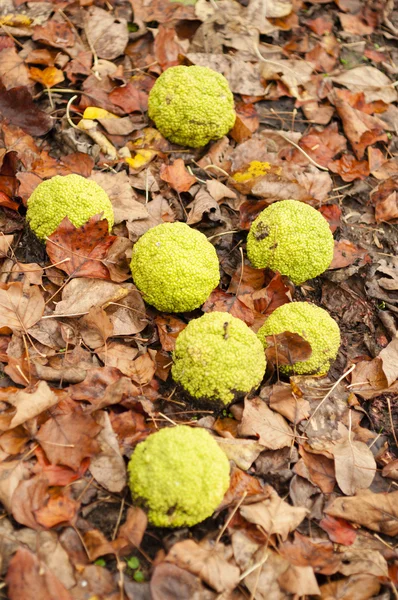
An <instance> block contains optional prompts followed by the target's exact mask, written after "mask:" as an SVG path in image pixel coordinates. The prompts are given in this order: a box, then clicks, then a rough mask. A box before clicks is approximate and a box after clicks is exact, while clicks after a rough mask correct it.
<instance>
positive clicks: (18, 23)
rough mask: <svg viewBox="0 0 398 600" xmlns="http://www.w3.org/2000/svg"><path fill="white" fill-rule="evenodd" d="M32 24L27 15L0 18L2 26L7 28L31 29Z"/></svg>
mask: <svg viewBox="0 0 398 600" xmlns="http://www.w3.org/2000/svg"><path fill="white" fill-rule="evenodd" d="M31 23H32V19H30V18H29V17H27V16H26V15H12V14H10V15H4V16H3V17H0V25H7V27H29V25H30V24H31Z"/></svg>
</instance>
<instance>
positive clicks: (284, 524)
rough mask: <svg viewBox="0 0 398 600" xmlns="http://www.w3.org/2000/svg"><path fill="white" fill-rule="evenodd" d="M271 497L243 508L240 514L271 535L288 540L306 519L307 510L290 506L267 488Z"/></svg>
mask: <svg viewBox="0 0 398 600" xmlns="http://www.w3.org/2000/svg"><path fill="white" fill-rule="evenodd" d="M266 490H267V491H268V492H269V494H270V497H269V498H268V499H267V500H263V501H262V502H258V503H256V504H249V505H247V506H242V507H241V508H240V509H239V512H240V514H241V515H242V516H243V517H244V518H245V519H246V520H247V521H250V523H255V524H256V525H259V526H260V527H262V528H263V529H264V531H266V532H267V533H268V534H269V535H273V534H275V533H276V534H278V535H280V536H281V538H282V540H286V539H287V537H288V535H289V533H290V532H291V531H294V530H295V529H296V527H298V525H300V523H301V522H302V521H303V519H304V518H305V517H306V515H307V513H308V511H307V509H306V508H302V507H296V506H290V505H289V504H288V503H287V502H285V501H284V500H282V498H280V497H279V496H278V494H277V492H276V491H275V490H274V489H273V488H271V486H267V488H266Z"/></svg>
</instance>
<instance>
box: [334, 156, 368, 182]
mask: <svg viewBox="0 0 398 600" xmlns="http://www.w3.org/2000/svg"><path fill="white" fill-rule="evenodd" d="M328 168H329V170H330V171H332V173H337V174H338V175H340V177H341V179H342V180H343V181H348V182H351V181H354V179H366V177H368V175H369V173H370V170H369V163H368V161H367V160H357V159H356V158H355V156H354V155H353V154H343V156H342V157H341V158H339V159H338V160H333V161H331V162H330V163H329V164H328Z"/></svg>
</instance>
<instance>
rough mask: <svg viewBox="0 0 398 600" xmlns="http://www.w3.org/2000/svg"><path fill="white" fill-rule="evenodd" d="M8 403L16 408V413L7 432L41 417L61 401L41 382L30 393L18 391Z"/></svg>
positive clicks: (11, 396) (9, 397)
mask: <svg viewBox="0 0 398 600" xmlns="http://www.w3.org/2000/svg"><path fill="white" fill-rule="evenodd" d="M7 402H9V404H11V405H12V406H14V407H15V409H16V412H15V414H14V415H13V417H12V419H11V421H10V422H9V424H8V426H7V427H6V428H5V430H7V429H14V427H18V425H22V424H23V423H25V422H26V421H27V420H28V419H33V418H34V417H37V416H39V415H40V414H41V413H42V412H44V411H45V410H48V409H49V408H51V406H54V405H55V404H57V403H58V402H59V399H58V397H57V396H56V395H55V394H54V392H53V391H52V390H51V389H50V388H49V386H48V384H47V383H46V382H45V381H40V382H39V383H38V384H37V385H36V386H35V387H34V388H33V389H31V390H29V392H26V391H25V390H18V391H17V392H16V393H15V394H10V395H9V396H8V399H7ZM0 430H1V427H0Z"/></svg>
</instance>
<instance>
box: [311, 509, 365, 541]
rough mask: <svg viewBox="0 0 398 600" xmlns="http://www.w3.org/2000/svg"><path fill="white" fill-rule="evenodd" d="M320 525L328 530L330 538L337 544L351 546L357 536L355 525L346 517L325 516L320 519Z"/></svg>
mask: <svg viewBox="0 0 398 600" xmlns="http://www.w3.org/2000/svg"><path fill="white" fill-rule="evenodd" d="M319 527H320V528H321V529H323V530H324V531H326V533H327V534H328V536H329V539H330V540H331V541H332V542H336V544H342V545H343V546H351V545H352V544H353V543H354V542H355V540H356V537H357V533H356V531H355V529H354V527H353V526H352V525H351V523H349V522H348V521H345V519H335V518H334V517H331V516H330V515H326V516H325V517H323V519H322V520H321V521H319Z"/></svg>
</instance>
